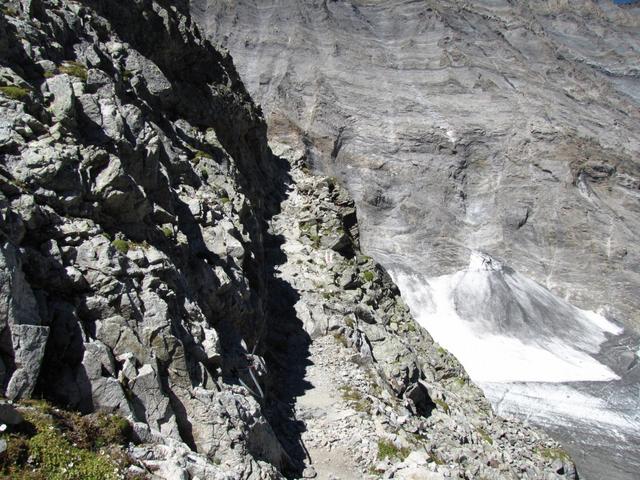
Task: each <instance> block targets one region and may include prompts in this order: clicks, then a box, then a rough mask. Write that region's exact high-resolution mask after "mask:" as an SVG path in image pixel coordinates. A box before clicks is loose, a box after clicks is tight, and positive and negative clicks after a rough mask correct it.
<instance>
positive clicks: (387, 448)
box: [378, 438, 411, 460]
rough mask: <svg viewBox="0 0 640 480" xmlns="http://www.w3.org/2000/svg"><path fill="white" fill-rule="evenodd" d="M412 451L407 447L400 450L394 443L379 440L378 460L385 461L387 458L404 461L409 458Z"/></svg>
mask: <svg viewBox="0 0 640 480" xmlns="http://www.w3.org/2000/svg"><path fill="white" fill-rule="evenodd" d="M410 453H411V450H409V449H408V448H406V447H401V448H398V447H396V446H395V445H394V444H393V442H390V441H389V440H385V439H382V438H381V439H380V440H378V460H384V459H385V458H398V459H400V460H404V459H405V458H407V457H408V456H409V454H410Z"/></svg>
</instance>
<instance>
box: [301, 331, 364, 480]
mask: <svg viewBox="0 0 640 480" xmlns="http://www.w3.org/2000/svg"><path fill="white" fill-rule="evenodd" d="M340 349H341V347H340V345H339V344H337V342H336V341H335V340H334V339H333V337H321V338H318V339H316V340H315V341H314V342H313V343H312V345H311V346H310V349H309V353H310V357H309V360H310V362H311V364H310V365H309V366H308V367H307V371H306V375H305V380H306V381H307V382H308V383H309V384H310V385H311V388H309V389H308V390H306V391H305V392H304V394H303V395H301V396H300V397H298V398H297V401H296V416H297V418H298V419H299V420H301V421H303V422H304V423H305V426H306V431H304V432H303V433H302V441H303V442H304V444H305V446H306V447H307V450H308V452H309V456H310V463H311V466H312V467H313V469H314V470H315V472H316V473H317V475H318V476H317V478H318V479H323V480H324V479H327V480H338V479H339V480H351V479H353V480H355V479H361V478H363V477H364V476H365V474H364V472H363V471H362V468H361V467H360V466H359V465H358V463H357V462H356V461H355V458H354V455H353V453H352V452H350V451H349V449H348V446H347V445H345V444H344V441H345V440H346V439H348V438H349V437H352V436H353V435H354V433H356V432H355V427H356V426H357V423H359V422H354V420H355V418H354V417H355V416H356V415H357V412H356V411H355V410H354V409H352V408H350V407H349V405H347V404H346V402H345V400H344V399H343V393H342V391H341V390H340V387H343V382H344V379H343V378H342V377H341V376H340V375H339V373H338V371H336V369H335V367H336V364H338V363H341V361H344V358H343V356H344V353H342V352H340ZM345 376H346V375H345Z"/></svg>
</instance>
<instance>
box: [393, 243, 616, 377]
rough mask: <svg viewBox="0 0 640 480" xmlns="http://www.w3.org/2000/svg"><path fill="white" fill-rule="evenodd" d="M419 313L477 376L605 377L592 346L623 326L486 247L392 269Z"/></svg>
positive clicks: (439, 339) (607, 372)
mask: <svg viewBox="0 0 640 480" xmlns="http://www.w3.org/2000/svg"><path fill="white" fill-rule="evenodd" d="M391 274H392V277H393V278H394V280H395V281H396V283H397V285H398V287H399V288H400V291H401V292H402V295H403V297H404V299H405V301H406V302H407V304H408V306H409V308H410V309H411V311H412V313H413V315H414V317H415V318H416V319H417V320H418V322H419V323H420V324H421V325H422V326H423V327H425V328H426V329H427V330H428V331H429V333H431V335H432V336H433V338H434V339H435V340H436V341H437V342H438V343H440V344H441V345H442V346H443V347H445V348H446V349H448V350H449V351H450V352H451V353H453V354H454V355H455V356H456V357H457V358H458V359H459V360H460V362H461V363H462V364H463V365H464V366H465V368H466V369H467V372H468V373H469V375H470V376H471V378H472V379H473V380H474V381H477V382H568V381H606V380H614V379H618V378H619V377H618V376H617V375H616V374H615V373H614V372H613V371H612V370H611V369H610V368H609V367H607V366H606V365H603V364H602V363H600V362H598V361H597V360H596V359H595V358H594V357H593V356H591V355H590V354H595V353H597V352H598V351H599V348H600V345H601V344H602V343H603V342H604V341H605V340H606V338H607V337H606V336H605V333H612V334H618V333H621V331H622V329H620V328H619V327H617V326H616V325H614V324H613V323H611V322H609V321H608V320H607V319H605V318H604V317H603V316H602V315H599V314H597V313H595V312H590V311H585V310H580V309H578V308H576V307H574V306H573V305H571V304H569V303H567V302H565V301H564V300H563V299H561V298H559V297H557V296H555V295H554V294H553V293H551V292H550V291H549V290H547V289H546V288H544V287H542V286H541V285H539V284H537V283H536V282H534V281H532V280H530V279H528V278H526V277H524V276H523V275H520V274H518V273H516V272H514V271H513V270H510V269H508V270H507V269H504V267H503V266H502V265H501V264H500V263H499V262H497V261H496V260H494V259H492V258H491V257H489V256H487V255H482V254H473V255H472V256H471V258H470V262H469V267H468V268H467V269H466V270H463V271H459V272H456V273H454V274H449V275H443V276H440V277H435V278H426V277H422V276H420V275H415V274H406V273H401V272H391Z"/></svg>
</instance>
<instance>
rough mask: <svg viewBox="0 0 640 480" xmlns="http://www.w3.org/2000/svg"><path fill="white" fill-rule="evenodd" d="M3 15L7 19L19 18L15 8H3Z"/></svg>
mask: <svg viewBox="0 0 640 480" xmlns="http://www.w3.org/2000/svg"><path fill="white" fill-rule="evenodd" d="M2 13H4V14H5V15H6V16H7V17H17V16H18V11H17V10H16V9H15V8H13V7H3V8H2Z"/></svg>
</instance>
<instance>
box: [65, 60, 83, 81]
mask: <svg viewBox="0 0 640 480" xmlns="http://www.w3.org/2000/svg"><path fill="white" fill-rule="evenodd" d="M58 70H59V71H60V73H66V74H67V75H71V76H72V77H76V78H79V79H81V80H84V81H86V80H87V76H88V73H87V67H85V66H84V65H83V64H81V63H79V62H65V63H63V64H62V65H60V67H58Z"/></svg>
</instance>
